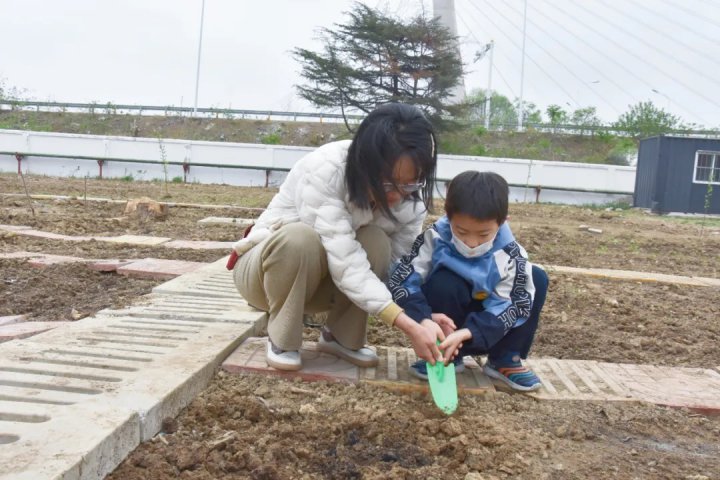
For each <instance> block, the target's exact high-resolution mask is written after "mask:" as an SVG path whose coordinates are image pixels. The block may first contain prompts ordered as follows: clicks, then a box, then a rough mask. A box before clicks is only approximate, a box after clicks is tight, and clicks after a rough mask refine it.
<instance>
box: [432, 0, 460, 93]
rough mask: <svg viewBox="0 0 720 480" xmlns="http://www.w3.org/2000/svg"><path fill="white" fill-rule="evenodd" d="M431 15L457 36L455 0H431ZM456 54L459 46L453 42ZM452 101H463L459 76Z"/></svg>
mask: <svg viewBox="0 0 720 480" xmlns="http://www.w3.org/2000/svg"><path fill="white" fill-rule="evenodd" d="M433 16H435V17H440V23H441V24H442V25H443V26H444V27H446V28H447V29H448V30H450V34H451V35H452V36H453V37H455V38H457V36H458V33H457V22H456V20H455V0H433ZM455 50H456V52H457V56H458V57H459V58H461V59H462V57H461V56H460V47H459V46H458V45H457V43H456V44H455ZM450 101H451V102H452V103H455V104H457V103H462V102H464V101H465V80H464V78H462V77H461V79H460V84H459V85H456V86H455V87H454V88H453V90H452V92H451V95H450Z"/></svg>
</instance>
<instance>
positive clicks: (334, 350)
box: [317, 331, 378, 367]
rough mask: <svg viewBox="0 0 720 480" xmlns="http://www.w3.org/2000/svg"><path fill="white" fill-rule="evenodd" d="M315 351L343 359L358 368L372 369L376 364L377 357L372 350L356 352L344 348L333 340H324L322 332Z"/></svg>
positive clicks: (362, 349) (364, 349)
mask: <svg viewBox="0 0 720 480" xmlns="http://www.w3.org/2000/svg"><path fill="white" fill-rule="evenodd" d="M317 349H318V350H320V351H321V352H325V353H329V354H330V355H335V356H336V357H339V358H342V359H345V360H347V361H348V362H350V363H352V364H353V365H357V366H358V367H374V366H376V365H377V364H378V356H377V354H376V353H375V352H374V351H373V350H372V349H370V348H367V347H363V348H360V349H358V350H351V349H349V348H345V347H343V346H342V345H340V344H339V343H338V342H337V341H336V340H334V339H333V340H325V334H324V332H322V331H321V332H320V338H319V339H318V343H317Z"/></svg>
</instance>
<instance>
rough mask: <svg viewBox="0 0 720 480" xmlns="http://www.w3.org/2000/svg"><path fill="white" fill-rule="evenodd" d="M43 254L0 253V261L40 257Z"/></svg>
mask: <svg viewBox="0 0 720 480" xmlns="http://www.w3.org/2000/svg"><path fill="white" fill-rule="evenodd" d="M43 255H44V254H43V253H38V252H9V253H0V259H2V258H33V257H42V256H43Z"/></svg>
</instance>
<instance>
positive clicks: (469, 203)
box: [445, 170, 510, 225]
mask: <svg viewBox="0 0 720 480" xmlns="http://www.w3.org/2000/svg"><path fill="white" fill-rule="evenodd" d="M509 193H510V188H509V187H508V184H507V181H505V179H504V178H503V177H501V176H500V175H498V174H497V173H495V172H478V171H475V170H468V171H466V172H462V173H460V174H458V175H457V176H456V177H455V178H453V179H452V180H451V181H450V184H449V185H448V187H447V194H446V196H445V213H446V214H447V216H448V218H450V219H451V218H452V217H453V215H455V214H456V213H463V214H465V215H469V216H471V217H473V218H476V219H478V220H495V221H497V223H498V225H502V224H503V223H504V222H505V220H507V215H508V201H509V200H508V197H509Z"/></svg>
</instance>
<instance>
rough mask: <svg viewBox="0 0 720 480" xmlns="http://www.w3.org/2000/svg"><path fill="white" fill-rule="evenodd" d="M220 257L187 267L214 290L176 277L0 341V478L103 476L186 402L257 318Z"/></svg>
mask: <svg viewBox="0 0 720 480" xmlns="http://www.w3.org/2000/svg"><path fill="white" fill-rule="evenodd" d="M225 261H226V259H223V260H222V261H218V262H214V263H212V264H210V265H207V266H204V267H202V269H200V270H197V271H195V272H193V273H190V274H187V275H186V276H187V277H192V278H195V280H196V281H197V280H200V279H202V280H205V281H206V282H207V283H208V284H209V285H210V286H212V288H213V289H215V290H216V291H218V292H219V291H224V294H223V295H216V296H214V297H208V296H206V295H204V294H203V293H202V291H198V290H196V289H194V288H193V287H194V285H195V283H194V282H191V283H190V285H188V284H186V283H183V280H182V279H183V277H178V278H177V279H175V280H171V281H169V282H166V283H165V284H163V285H161V286H160V287H164V288H156V289H155V290H154V291H153V293H152V294H151V295H148V296H146V297H143V298H140V299H138V301H137V304H136V306H133V307H130V308H126V309H122V310H103V311H101V312H98V313H97V314H96V315H95V316H94V317H89V318H84V319H82V320H78V321H76V322H70V323H69V324H67V325H63V326H61V327H59V328H56V329H54V330H52V331H48V332H45V333H41V334H38V335H35V336H33V337H31V338H26V339H22V340H13V341H9V342H6V343H3V344H0V478H2V479H6V478H7V479H11V478H12V479H14V480H15V479H18V480H21V479H33V480H36V479H56V478H57V479H59V478H62V479H64V480H75V479H90V478H93V479H95V478H102V477H103V476H105V475H106V474H108V473H109V472H111V471H112V470H113V469H114V468H115V467H116V466H117V465H118V464H119V463H120V462H121V461H122V460H123V459H124V458H125V456H127V455H128V454H129V453H130V452H131V451H132V450H133V449H135V448H136V447H137V446H138V445H139V443H140V442H142V441H145V440H148V439H150V438H152V437H153V436H154V435H155V434H156V433H157V432H158V431H159V430H160V425H161V422H162V420H163V419H164V418H166V417H174V416H176V415H177V414H178V413H179V412H180V410H181V409H183V408H184V407H185V406H187V405H188V404H189V403H190V402H191V401H192V399H193V398H195V396H196V395H197V394H199V393H200V392H201V391H202V390H203V389H204V388H205V387H206V385H207V383H208V382H209V381H210V379H211V378H212V376H213V375H214V373H215V371H216V368H217V367H218V366H219V364H220V362H222V360H223V359H225V358H226V357H227V356H228V354H229V353H230V352H232V351H233V350H234V349H235V347H236V346H237V345H238V344H239V343H241V342H242V341H243V340H244V339H245V338H247V337H248V336H251V335H256V334H257V332H258V331H259V330H260V329H261V328H262V327H263V325H264V321H265V317H266V315H265V314H264V313H262V312H258V311H255V310H254V309H252V308H251V307H249V306H248V305H247V303H246V302H244V301H243V300H242V298H241V297H240V296H239V295H238V294H237V293H236V290H235V287H234V285H233V283H232V278H231V275H230V272H228V271H227V270H225ZM178 280H179V282H178ZM233 292H235V293H234V295H233ZM18 325H23V324H18Z"/></svg>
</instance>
